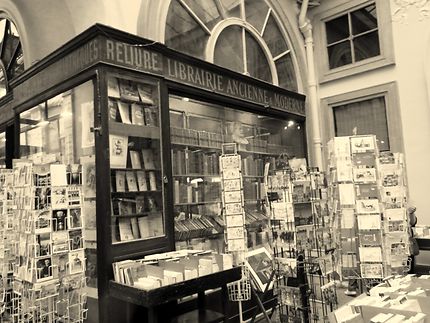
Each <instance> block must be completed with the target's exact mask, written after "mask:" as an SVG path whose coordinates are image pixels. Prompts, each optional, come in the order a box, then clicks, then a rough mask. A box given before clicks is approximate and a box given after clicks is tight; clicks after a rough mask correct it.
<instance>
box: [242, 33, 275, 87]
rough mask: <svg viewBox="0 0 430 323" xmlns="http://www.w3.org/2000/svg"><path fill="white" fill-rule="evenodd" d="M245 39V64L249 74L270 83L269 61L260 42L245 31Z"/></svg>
mask: <svg viewBox="0 0 430 323" xmlns="http://www.w3.org/2000/svg"><path fill="white" fill-rule="evenodd" d="M245 41H246V55H247V56H246V60H247V62H246V64H247V68H248V72H249V75H251V76H253V77H255V78H258V79H260V80H263V81H266V82H270V83H272V73H270V66H269V62H268V61H267V58H266V55H264V52H263V49H262V48H261V46H260V44H258V43H257V41H256V40H255V39H254V37H253V36H252V35H251V34H250V33H248V32H245Z"/></svg>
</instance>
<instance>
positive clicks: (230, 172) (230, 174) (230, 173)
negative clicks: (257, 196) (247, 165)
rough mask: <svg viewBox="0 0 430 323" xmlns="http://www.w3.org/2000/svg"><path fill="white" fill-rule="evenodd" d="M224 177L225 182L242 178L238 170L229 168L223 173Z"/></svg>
mask: <svg viewBox="0 0 430 323" xmlns="http://www.w3.org/2000/svg"><path fill="white" fill-rule="evenodd" d="M222 177H223V179H224V180H226V179H234V178H240V171H239V169H236V168H227V169H224V170H223V171H222Z"/></svg>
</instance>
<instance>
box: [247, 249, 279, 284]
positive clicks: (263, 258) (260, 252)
mask: <svg viewBox="0 0 430 323" xmlns="http://www.w3.org/2000/svg"><path fill="white" fill-rule="evenodd" d="M245 264H246V266H247V267H248V269H249V273H250V275H251V276H252V278H253V280H254V281H255V283H256V285H257V288H258V289H259V290H260V291H265V290H266V287H267V288H268V289H271V288H272V286H273V276H272V271H273V269H272V256H271V255H270V253H269V252H268V251H267V249H266V248H264V247H262V248H258V249H254V250H250V251H248V254H247V256H246V262H245Z"/></svg>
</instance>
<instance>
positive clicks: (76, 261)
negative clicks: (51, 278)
mask: <svg viewBox="0 0 430 323" xmlns="http://www.w3.org/2000/svg"><path fill="white" fill-rule="evenodd" d="M69 270H70V274H76V273H80V272H83V271H84V270H85V254H84V249H80V250H76V251H72V252H70V253H69Z"/></svg>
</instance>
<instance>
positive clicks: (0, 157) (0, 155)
mask: <svg viewBox="0 0 430 323" xmlns="http://www.w3.org/2000/svg"><path fill="white" fill-rule="evenodd" d="M0 168H6V132H4V131H3V132H0Z"/></svg>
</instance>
